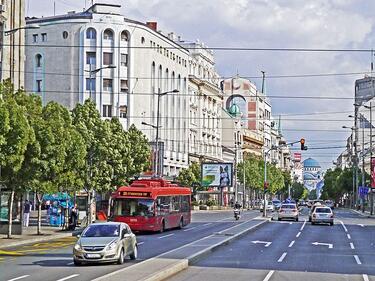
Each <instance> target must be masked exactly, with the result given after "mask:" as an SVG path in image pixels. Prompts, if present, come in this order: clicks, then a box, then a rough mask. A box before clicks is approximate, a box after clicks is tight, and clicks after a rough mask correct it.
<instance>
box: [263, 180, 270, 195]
mask: <svg viewBox="0 0 375 281" xmlns="http://www.w3.org/2000/svg"><path fill="white" fill-rule="evenodd" d="M268 186H269V183H268V182H264V193H267V191H268Z"/></svg>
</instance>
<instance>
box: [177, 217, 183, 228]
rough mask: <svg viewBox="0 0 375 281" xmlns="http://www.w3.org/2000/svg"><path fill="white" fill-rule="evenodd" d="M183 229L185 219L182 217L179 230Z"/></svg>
mask: <svg viewBox="0 0 375 281" xmlns="http://www.w3.org/2000/svg"><path fill="white" fill-rule="evenodd" d="M183 227H184V218H182V217H181V219H180V223H179V225H178V228H179V229H181V228H183Z"/></svg>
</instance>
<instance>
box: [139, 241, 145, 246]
mask: <svg viewBox="0 0 375 281" xmlns="http://www.w3.org/2000/svg"><path fill="white" fill-rule="evenodd" d="M144 243H145V242H139V243H137V245H138V246H139V245H142V244H144Z"/></svg>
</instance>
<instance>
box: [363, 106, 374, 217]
mask: <svg viewBox="0 0 375 281" xmlns="http://www.w3.org/2000/svg"><path fill="white" fill-rule="evenodd" d="M364 107H365V108H367V109H370V177H371V180H370V189H371V193H370V215H373V214H374V194H373V192H372V181H373V180H372V176H373V175H372V172H373V171H372V102H370V106H367V105H364Z"/></svg>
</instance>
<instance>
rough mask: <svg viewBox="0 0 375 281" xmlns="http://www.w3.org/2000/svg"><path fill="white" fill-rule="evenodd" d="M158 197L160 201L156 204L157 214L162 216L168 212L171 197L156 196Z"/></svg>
mask: <svg viewBox="0 0 375 281" xmlns="http://www.w3.org/2000/svg"><path fill="white" fill-rule="evenodd" d="M158 199H159V201H160V204H159V206H158V214H159V215H162V216H163V215H167V214H169V212H170V208H171V197H168V196H161V197H158Z"/></svg>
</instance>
